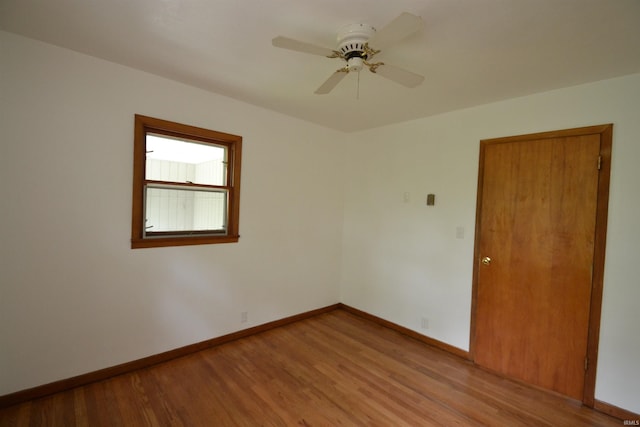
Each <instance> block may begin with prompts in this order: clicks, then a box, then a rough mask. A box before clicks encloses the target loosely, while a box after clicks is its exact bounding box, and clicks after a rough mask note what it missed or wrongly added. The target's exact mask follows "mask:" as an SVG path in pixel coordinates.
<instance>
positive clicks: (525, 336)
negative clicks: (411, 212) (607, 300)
mask: <svg viewBox="0 0 640 427" xmlns="http://www.w3.org/2000/svg"><path fill="white" fill-rule="evenodd" d="M603 129H607V131H606V133H607V135H608V138H609V139H608V143H607V142H606V141H605V142H604V143H603V139H606V138H603ZM610 135H611V127H610V126H607V127H604V128H603V127H597V128H596V127H592V128H582V129H574V130H569V131H560V132H551V133H545V134H535V135H529V136H519V137H513V138H501V139H496V140H485V141H482V142H481V163H480V177H479V187H478V213H477V224H478V227H477V230H478V231H477V235H476V260H477V265H476V266H475V270H474V272H475V273H474V309H473V312H474V324H473V329H474V331H475V335H474V340H473V341H472V354H473V357H474V360H475V362H476V363H477V364H479V365H481V366H484V367H486V368H489V369H491V370H493V371H496V372H499V373H502V374H504V375H506V376H509V377H513V378H517V379H520V380H523V381H526V382H528V383H531V384H535V385H537V386H541V387H544V388H547V389H551V390H554V391H557V392H560V393H562V394H564V395H567V396H570V397H573V398H576V399H580V400H583V401H585V402H586V403H590V402H591V400H592V399H593V396H592V395H593V388H594V387H593V384H592V383H594V381H595V370H589V364H588V363H589V356H590V355H591V359H593V360H591V363H592V364H595V355H596V354H597V351H596V350H597V329H598V325H597V324H594V322H595V321H596V320H597V322H598V324H599V312H600V301H601V294H602V289H601V288H602V283H601V282H602V280H601V277H596V281H598V282H599V285H598V286H595V287H594V271H595V270H594V265H595V264H596V263H597V264H599V265H598V266H597V273H598V275H599V276H601V270H602V269H603V268H604V231H603V230H602V227H603V226H604V227H605V229H606V199H608V173H609V172H608V169H607V170H606V179H601V176H602V175H603V170H602V165H603V160H605V161H607V162H608V159H609V153H610V147H611V142H610ZM603 185H606V187H607V189H606V191H604V190H603V188H602V186H603ZM603 199H605V200H603ZM603 202H604V208H603V207H602V203H603ZM603 209H604V212H603ZM603 213H604V222H603V218H602V215H603ZM599 221H600V222H599ZM600 252H601V253H600ZM600 264H602V265H600ZM594 292H595V295H594ZM594 302H595V304H594ZM592 310H594V311H597V313H593V312H592ZM594 328H595V331H594V330H593V329H594ZM594 338H595V342H594ZM594 346H595V349H594ZM593 367H594V366H592V368H593ZM587 372H589V376H588V377H585V373H587ZM591 376H593V378H591ZM585 378H586V379H587V381H586V382H585ZM585 386H586V387H587V388H586V389H585ZM585 396H586V397H585Z"/></svg>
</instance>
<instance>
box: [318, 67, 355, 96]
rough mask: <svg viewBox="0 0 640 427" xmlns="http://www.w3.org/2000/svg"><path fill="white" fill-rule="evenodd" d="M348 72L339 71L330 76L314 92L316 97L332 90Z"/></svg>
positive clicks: (342, 69)
mask: <svg viewBox="0 0 640 427" xmlns="http://www.w3.org/2000/svg"><path fill="white" fill-rule="evenodd" d="M347 73H348V71H347V70H345V69H344V68H341V69H339V70H338V71H336V72H335V73H333V74H331V77H329V78H328V79H327V81H325V82H324V83H322V85H321V86H320V87H319V88H318V89H316V91H315V92H314V93H315V94H316V95H325V94H327V93H329V92H331V91H332V90H333V88H334V87H336V86H337V85H338V83H340V82H341V81H342V79H344V77H345V76H346V75H347Z"/></svg>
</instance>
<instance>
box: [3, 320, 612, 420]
mask: <svg viewBox="0 0 640 427" xmlns="http://www.w3.org/2000/svg"><path fill="white" fill-rule="evenodd" d="M0 425H2V426H5V425H10V426H13V425H17V426H20V425H29V426H45V425H46V426H50V425H65V426H72V425H91V426H102V425H105V426H107V425H108V426H119V425H122V426H129V425H136V426H166V425H171V426H199V425H202V426H209V425H216V426H255V425H263V426H292V425H293V426H295V425H298V426H328V425H330V426H336V425H343V426H390V425H393V426H430V425H433V426H438V425H447V426H449V425H496V426H503V425H535V426H557V425H571V426H594V425H597V426H617V425H620V421H619V420H616V419H615V418H613V417H610V416H608V415H605V414H603V413H599V412H597V411H594V410H592V409H589V408H587V407H585V406H582V405H581V404H580V402H577V401H574V400H571V399H568V398H564V397H561V396H558V395H556V394H552V393H548V392H545V391H543V390H539V389H535V388H530V387H527V386H525V385H523V384H520V383H517V382H514V381H510V380H508V379H505V378H502V377H500V376H496V375H493V374H491V373H489V372H487V371H484V370H482V369H479V368H477V367H475V366H474V365H473V364H472V363H471V362H469V361H468V360H465V359H463V358H460V357H457V356H455V355H451V354H449V353H447V352H445V351H442V350H440V349H437V348H434V347H431V346H428V345H425V344H424V343H422V342H420V341H418V340H415V339H412V338H410V337H407V336H406V335H403V334H401V333H399V332H397V331H394V330H391V329H389V328H387V327H384V326H381V325H379V324H376V323H375V322H372V321H371V320H369V319H365V318H362V317H359V316H357V315H355V314H353V313H349V312H347V311H345V310H340V309H338V310H334V311H331V312H328V313H324V314H320V315H318V316H315V317H313V318H309V319H306V320H301V321H299V322H296V323H292V324H287V325H284V326H281V327H279V328H277V329H271V330H268V331H264V332H262V333H259V334H256V335H252V336H249V337H245V338H242V339H239V340H236V341H233V342H228V343H226V344H222V345H219V346H217V347H214V348H209V349H205V350H202V351H199V352H197V353H193V354H191V355H187V356H184V357H181V358H177V359H174V360H171V361H167V362H164V363H161V364H157V365H155V366H152V367H148V368H144V369H140V370H137V371H134V372H131V373H127V374H123V375H120V376H117V377H113V378H110V379H107V380H103V381H100V382H96V383H93V384H88V385H84V386H81V387H78V388H75V389H72V390H68V391H64V392H61V393H57V394H54V395H52V396H49V397H44V398H40V399H35V400H32V401H28V402H24V403H22V404H18V405H14V406H10V407H7V408H4V409H0Z"/></svg>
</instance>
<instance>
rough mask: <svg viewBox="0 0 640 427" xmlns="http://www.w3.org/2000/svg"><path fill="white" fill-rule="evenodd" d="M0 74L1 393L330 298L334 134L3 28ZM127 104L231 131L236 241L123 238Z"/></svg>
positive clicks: (127, 203)
mask: <svg viewBox="0 0 640 427" xmlns="http://www.w3.org/2000/svg"><path fill="white" fill-rule="evenodd" d="M0 76H1V78H0V129H1V130H2V136H1V138H2V141H1V144H0V194H1V195H2V205H1V206H2V207H1V208H0V215H1V220H0V241H1V245H0V395H4V394H7V393H11V392H14V391H18V390H22V389H25V388H29V387H33V386H38V385H42V384H45V383H48V382H51V381H56V380H60V379H63V378H68V377H71V376H74V375H79V374H82V373H86V372H90V371H94V370H97V369H101V368H105V367H108V366H113V365H116V364H119V363H123V362H127V361H131V360H135V359H138V358H141V357H145V356H149V355H153V354H157V353H160V352H163V351H166V350H169V349H173V348H177V347H181V346H184V345H188V344H191V343H195V342H198V341H202V340H206V339H210V338H213V337H216V336H220V335H223V334H227V333H230V332H233V331H236V330H239V329H244V328H247V327H250V326H253V325H256V324H261V323H265V322H268V321H271V320H276V319H281V318H283V317H286V316H290V315H294V314H297V313H300V312H305V311H308V310H312V309H315V308H319V307H324V306H327V305H330V304H334V303H336V302H338V296H339V291H338V282H339V273H340V269H339V263H340V247H341V233H342V230H341V226H342V186H341V182H342V179H341V176H340V174H339V171H340V170H341V169H342V168H341V166H340V164H339V163H338V164H336V162H339V159H340V158H339V156H336V155H335V153H336V151H337V148H339V147H341V146H340V145H339V143H338V141H339V139H340V138H341V137H342V135H341V134H339V133H336V132H333V131H330V130H327V129H325V128H321V127H318V126H315V125H311V124H308V123H305V122H302V121H298V120H295V119H291V118H289V117H285V116H282V115H279V114H276V113H273V112H270V111H267V110H263V109H260V108H256V107H253V106H249V105H246V104H243V103H240V102H237V101H233V100H230V99H227V98H224V97H221V96H217V95H214V94H211V93H208V92H205V91H202V90H199V89H194V88H191V87H188V86H185V85H182V84H179V83H175V82H172V81H169V80H165V79H162V78H159V77H156V76H152V75H149V74H145V73H142V72H139V71H136V70H132V69H129V68H125V67H121V66H118V65H115V64H113V63H109V62H105V61H101V60H98V59H95V58H92V57H88V56H84V55H80V54H76V53H74V52H71V51H68V50H63V49H59V48H56V47H53V46H50V45H45V44H42V43H39V42H35V41H32V40H29V39H25V38H21V37H18V36H15V35H11V34H9V33H2V32H0ZM135 113H139V114H144V115H148V116H153V117H158V118H162V119H167V120H172V121H176V122H180V123H185V124H189V125H194V126H200V127H206V128H210V129H215V130H218V131H222V132H228V133H232V134H237V135H242V136H243V137H244V140H243V165H242V190H241V215H240V234H241V238H240V242H239V243H237V244H225V245H205V246H190V247H176V248H156V249H136V250H132V249H130V246H129V245H130V243H129V239H130V235H131V188H132V169H133V123H134V114H135ZM329 164H330V165H332V167H331V172H332V173H331V174H327V173H326V171H327V165H329ZM241 311H247V312H248V319H249V321H248V322H247V323H241V322H240V319H241V317H240V312H241Z"/></svg>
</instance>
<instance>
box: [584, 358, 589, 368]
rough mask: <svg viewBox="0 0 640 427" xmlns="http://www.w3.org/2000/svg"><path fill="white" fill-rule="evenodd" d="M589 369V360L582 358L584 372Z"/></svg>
mask: <svg viewBox="0 0 640 427" xmlns="http://www.w3.org/2000/svg"><path fill="white" fill-rule="evenodd" d="M588 369H589V358H588V357H585V358H584V370H585V371H586V370H588Z"/></svg>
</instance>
